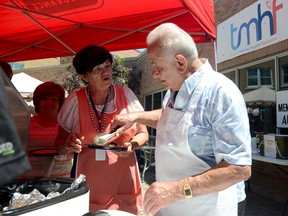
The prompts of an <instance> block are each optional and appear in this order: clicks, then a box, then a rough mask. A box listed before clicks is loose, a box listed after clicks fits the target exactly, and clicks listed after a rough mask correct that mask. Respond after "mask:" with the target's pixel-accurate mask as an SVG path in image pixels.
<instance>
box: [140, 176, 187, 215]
mask: <svg viewBox="0 0 288 216" xmlns="http://www.w3.org/2000/svg"><path fill="white" fill-rule="evenodd" d="M182 187H183V186H182ZM180 199H184V195H183V194H182V193H181V183H179V182H178V181H175V182H154V183H153V184H152V185H151V186H150V187H149V188H148V189H147V191H146V193H145V196H144V209H145V212H146V213H147V215H149V214H152V215H155V214H156V213H157V212H158V211H159V210H160V209H161V208H164V207H166V206H169V205H171V204H173V203H174V202H176V201H178V200H180Z"/></svg>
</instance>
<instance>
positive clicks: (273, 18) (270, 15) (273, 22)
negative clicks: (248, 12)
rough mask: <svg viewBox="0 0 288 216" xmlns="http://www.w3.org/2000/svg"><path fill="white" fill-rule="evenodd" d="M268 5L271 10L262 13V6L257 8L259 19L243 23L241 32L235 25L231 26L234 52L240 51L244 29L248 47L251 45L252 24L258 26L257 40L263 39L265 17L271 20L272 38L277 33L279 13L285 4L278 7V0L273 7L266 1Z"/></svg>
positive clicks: (273, 3)
mask: <svg viewBox="0 0 288 216" xmlns="http://www.w3.org/2000/svg"><path fill="white" fill-rule="evenodd" d="M266 5H267V7H268V8H269V9H268V10H266V11H264V12H263V13H261V4H258V6H257V17H254V18H252V19H251V20H250V21H249V22H248V23H243V24H242V25H241V26H240V28H239V30H238V28H237V27H235V26H234V25H233V24H231V28H230V30H231V48H232V49H233V50H236V49H238V47H239V46H240V44H241V33H242V31H243V29H246V32H247V45H249V44H250V26H251V24H252V23H254V24H255V26H256V40H257V41H259V40H261V39H262V26H261V24H262V20H263V18H264V17H265V16H267V17H268V18H269V21H270V36H272V35H274V34H276V33H277V11H278V10H280V9H282V8H283V4H279V5H277V0H273V2H272V6H271V5H270V2H269V0H266ZM237 33H238V40H237V44H234V37H235V38H236V36H237Z"/></svg>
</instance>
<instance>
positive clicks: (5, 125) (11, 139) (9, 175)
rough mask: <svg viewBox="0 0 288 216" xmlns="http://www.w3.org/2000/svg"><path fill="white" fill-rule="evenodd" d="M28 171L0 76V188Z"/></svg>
mask: <svg viewBox="0 0 288 216" xmlns="http://www.w3.org/2000/svg"><path fill="white" fill-rule="evenodd" d="M30 169H31V167H30V164H29V161H28V158H27V155H26V154H25V152H24V150H23V148H22V145H21V141H20V138H19V135H18V131H17V128H16V126H15V123H14V120H13V117H12V113H11V106H10V103H9V100H8V97H7V94H6V91H5V87H4V83H3V79H2V76H1V75H0V173H1V177H0V186H2V185H4V184H6V183H9V182H10V181H13V180H14V179H16V178H17V177H18V176H20V175H22V174H23V173H25V172H27V171H28V170H30Z"/></svg>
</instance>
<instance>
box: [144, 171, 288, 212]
mask: <svg viewBox="0 0 288 216" xmlns="http://www.w3.org/2000/svg"><path fill="white" fill-rule="evenodd" d="M154 181H155V168H154V167H150V168H149V169H148V170H147V171H146V173H145V179H144V181H142V188H143V191H144V193H145V191H146V189H147V188H148V187H149V185H150V184H151V183H153V182H154ZM254 188H255V190H254ZM256 189H257V190H259V188H256V187H254V186H253V185H250V190H249V191H248V190H247V191H246V194H247V202H246V211H245V216H288V207H287V208H286V211H285V214H284V215H282V213H283V210H284V206H285V203H283V202H280V201H276V200H274V199H270V198H268V196H262V195H260V194H259V193H256V191H257V190H256ZM263 190H265V189H263ZM138 216H147V215H146V214H145V212H144V211H142V212H140V214H138ZM175 216H178V215H175ZM187 216H188V215H187ZM203 216H204V215H203Z"/></svg>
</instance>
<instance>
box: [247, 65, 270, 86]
mask: <svg viewBox="0 0 288 216" xmlns="http://www.w3.org/2000/svg"><path fill="white" fill-rule="evenodd" d="M260 86H266V87H268V86H270V87H271V86H272V69H271V68H248V69H247V87H260Z"/></svg>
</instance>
